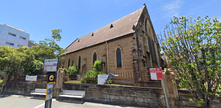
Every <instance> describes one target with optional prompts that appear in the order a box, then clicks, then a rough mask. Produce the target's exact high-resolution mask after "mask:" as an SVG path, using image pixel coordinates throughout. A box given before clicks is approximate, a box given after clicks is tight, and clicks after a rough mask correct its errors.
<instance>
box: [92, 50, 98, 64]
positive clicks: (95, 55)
mask: <svg viewBox="0 0 221 108" xmlns="http://www.w3.org/2000/svg"><path fill="white" fill-rule="evenodd" d="M96 60H97V54H96V52H94V54H93V64H94V62H95V61H96Z"/></svg>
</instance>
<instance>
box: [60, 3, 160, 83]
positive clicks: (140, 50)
mask: <svg viewBox="0 0 221 108" xmlns="http://www.w3.org/2000/svg"><path fill="white" fill-rule="evenodd" d="M66 49H68V51H66V52H64V54H65V55H64V58H65V59H63V60H61V61H60V67H64V68H68V67H69V66H71V65H73V64H75V65H77V66H78V67H79V68H80V71H79V74H81V75H84V74H85V73H86V72H88V71H89V70H92V69H93V63H94V61H95V60H102V61H103V63H102V66H103V70H102V71H103V72H104V73H113V74H117V75H119V76H118V77H115V78H114V79H112V80H113V82H115V83H120V84H133V85H137V86H146V85H148V84H149V82H152V81H151V80H150V72H149V68H156V67H163V61H162V59H161V57H160V45H159V43H158V40H157V37H156V34H155V31H154V28H153V25H152V22H151V19H150V16H149V13H148V11H147V7H146V5H145V4H144V5H143V7H142V8H141V9H139V10H137V11H135V12H133V13H131V14H129V15H127V16H124V17H123V18H121V19H118V20H116V21H114V22H112V23H110V24H108V25H106V26H104V27H102V28H100V29H98V30H96V31H93V32H91V33H89V34H87V35H85V36H83V37H81V38H79V39H76V40H75V41H74V42H72V43H71V44H70V45H69V46H68V47H67V48H66Z"/></svg>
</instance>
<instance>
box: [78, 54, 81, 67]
mask: <svg viewBox="0 0 221 108" xmlns="http://www.w3.org/2000/svg"><path fill="white" fill-rule="evenodd" d="M78 68H79V69H81V56H79V58H78Z"/></svg>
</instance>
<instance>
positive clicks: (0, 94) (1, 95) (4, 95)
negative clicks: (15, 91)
mask: <svg viewBox="0 0 221 108" xmlns="http://www.w3.org/2000/svg"><path fill="white" fill-rule="evenodd" d="M9 96H11V94H6V93H0V98H5V97H9Z"/></svg>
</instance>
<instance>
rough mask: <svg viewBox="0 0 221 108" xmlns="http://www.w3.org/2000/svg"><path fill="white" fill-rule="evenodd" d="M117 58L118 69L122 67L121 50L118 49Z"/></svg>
mask: <svg viewBox="0 0 221 108" xmlns="http://www.w3.org/2000/svg"><path fill="white" fill-rule="evenodd" d="M116 56H117V67H122V62H121V51H120V48H117V51H116Z"/></svg>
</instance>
